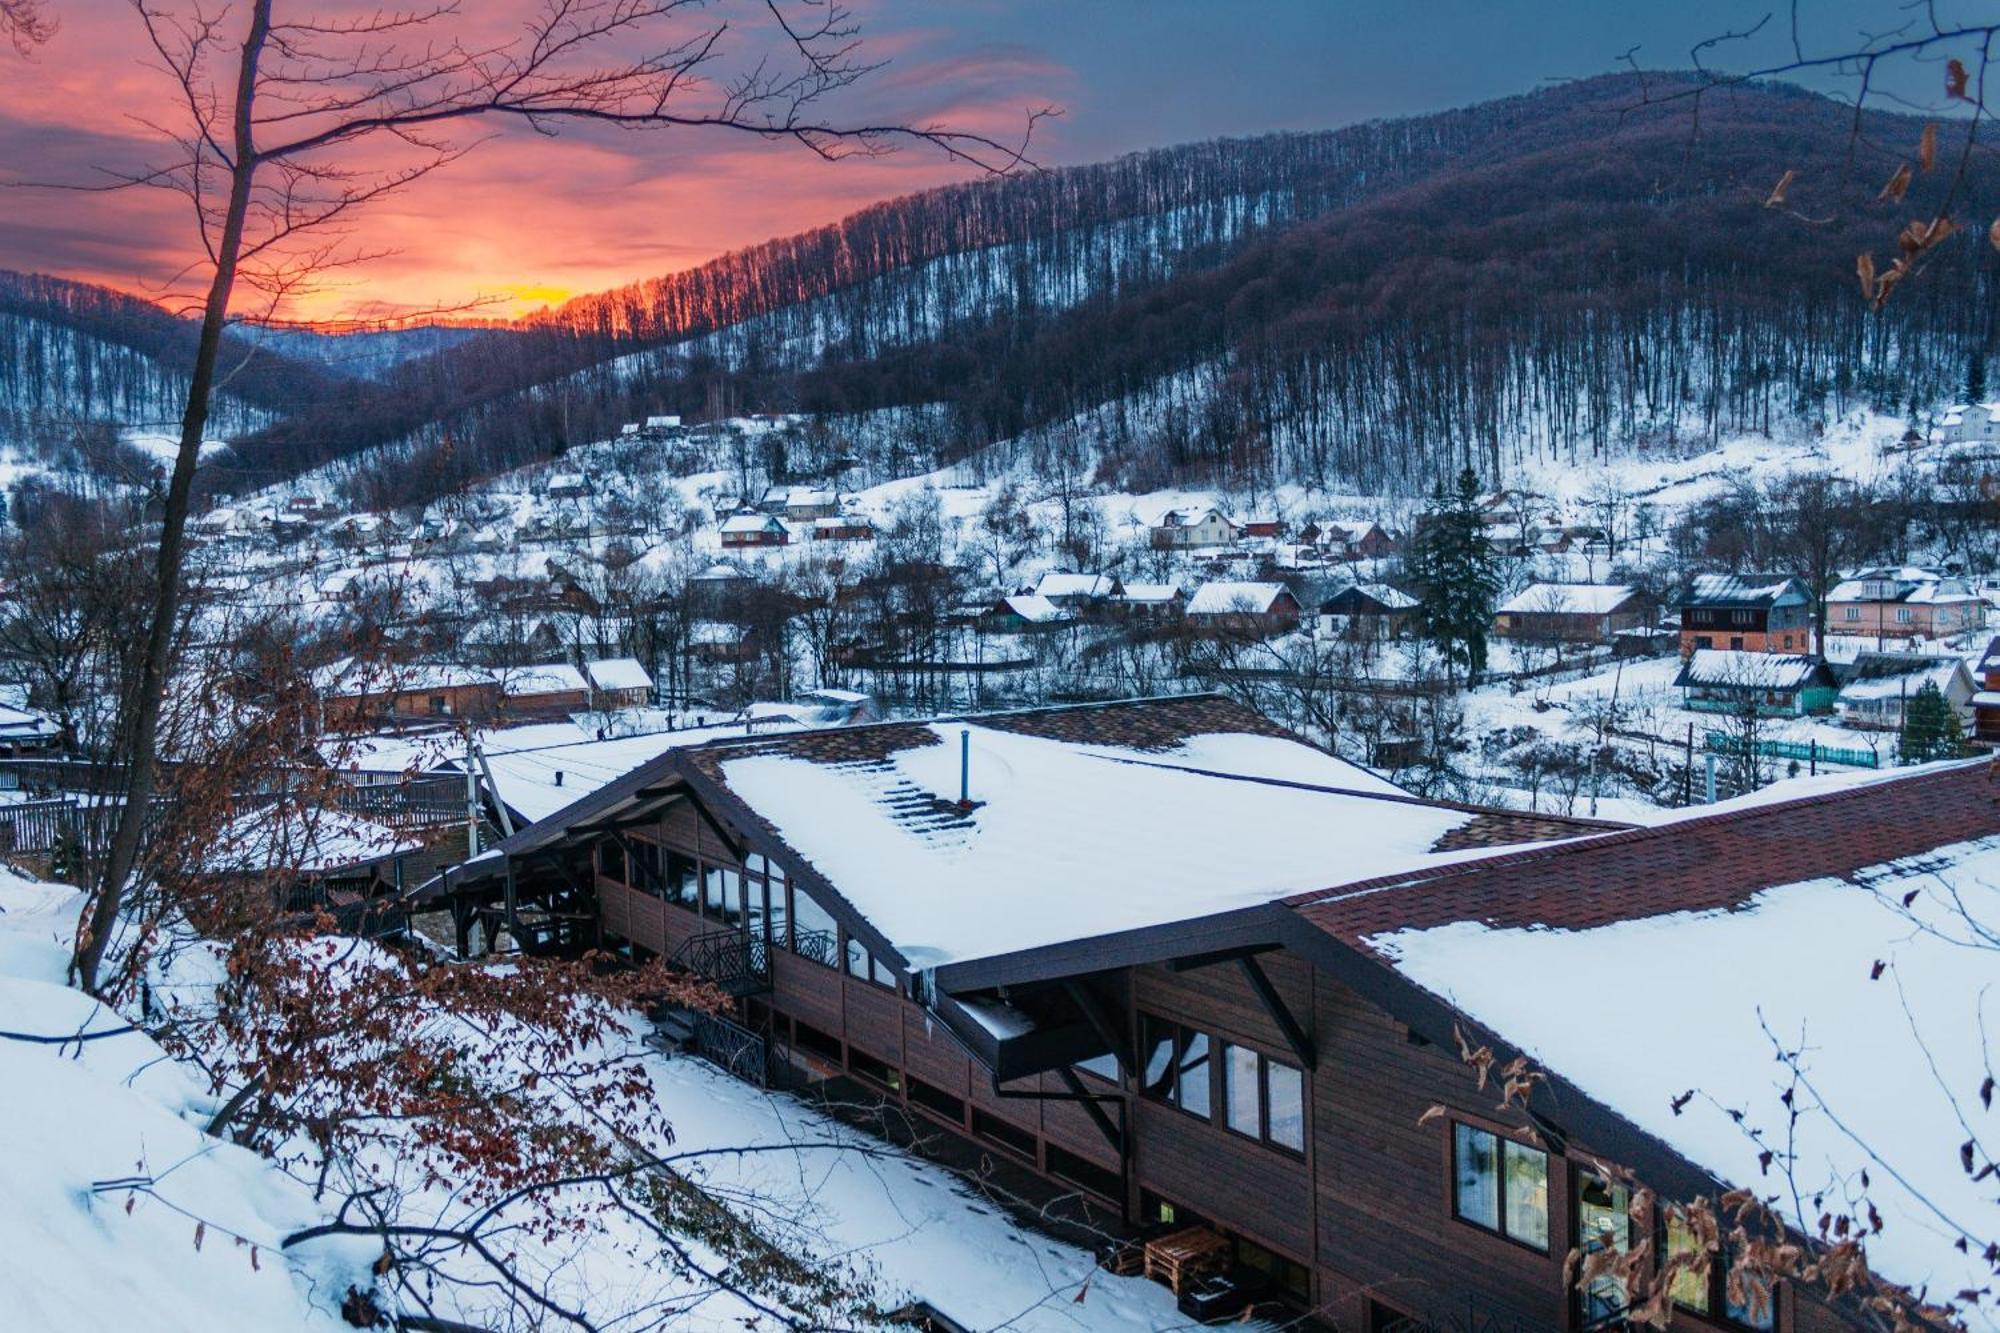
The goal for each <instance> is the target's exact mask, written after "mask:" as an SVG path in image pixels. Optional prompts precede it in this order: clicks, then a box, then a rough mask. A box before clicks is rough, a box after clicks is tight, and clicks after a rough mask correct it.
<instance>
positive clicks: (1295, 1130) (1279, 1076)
mask: <svg viewBox="0 0 2000 1333" xmlns="http://www.w3.org/2000/svg"><path fill="white" fill-rule="evenodd" d="M1222 1106H1223V1114H1224V1123H1226V1124H1227V1125H1228V1126H1229V1128H1231V1129H1233V1130H1235V1131H1236V1132H1237V1133H1238V1134H1243V1135H1247V1136H1248V1137H1250V1138H1253V1139H1262V1140H1263V1141H1264V1142H1266V1143H1270V1144H1273V1145H1274V1146H1276V1147H1279V1148H1284V1149H1287V1150H1289V1151H1291V1152H1299V1153H1302V1152H1304V1151H1305V1150H1306V1116H1305V1076H1304V1075H1303V1074H1302V1073H1300V1071H1299V1070H1297V1069H1295V1068H1293V1067H1292V1066H1291V1065H1288V1064H1285V1063H1283V1062H1282V1061H1279V1060H1273V1059H1271V1057H1269V1056H1267V1055H1262V1054H1259V1053H1258V1052H1256V1051H1253V1050H1251V1049H1250V1048H1249V1047H1247V1046H1238V1045H1236V1044H1235V1043H1233V1042H1225V1043H1223V1047H1222Z"/></svg>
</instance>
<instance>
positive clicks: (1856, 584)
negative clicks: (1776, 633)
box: [1826, 566, 1986, 640]
mask: <svg viewBox="0 0 2000 1333" xmlns="http://www.w3.org/2000/svg"><path fill="white" fill-rule="evenodd" d="M1985 624H1986V599H1985V598H1983V597H1981V596H1980V595H1979V591H1978V589H1976V588H1974V587H1973V586H1972V584H1971V583H1970V582H1969V581H1968V580H1965V579H1959V578H1948V577H1946V576H1945V575H1942V574H1938V573H1936V572H1934V571H1932V570H1928V569H1921V568H1917V567H1915V566H1904V567H1902V568H1900V569H1867V570H1862V571H1861V572H1859V573H1857V574H1855V575H1853V576H1852V577H1851V578H1846V579H1842V580H1841V581H1840V582H1839V583H1837V584H1835V585H1834V587H1833V590H1832V591H1830V592H1829V593H1827V595H1826V632H1827V635H1828V637H1829V638H1830V637H1832V636H1834V635H1841V636H1849V637H1854V638H1863V639H1876V640H1882V639H1942V638H1945V637H1947V636H1949V635H1953V634H1961V633H1964V632H1965V631H1967V630H1976V629H1980V628H1983V627H1984V626H1985Z"/></svg>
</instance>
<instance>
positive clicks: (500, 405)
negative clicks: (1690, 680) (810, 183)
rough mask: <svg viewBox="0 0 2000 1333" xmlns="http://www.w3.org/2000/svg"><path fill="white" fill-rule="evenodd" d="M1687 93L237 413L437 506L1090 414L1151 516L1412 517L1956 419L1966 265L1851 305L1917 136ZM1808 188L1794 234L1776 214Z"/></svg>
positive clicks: (1270, 168) (1671, 85)
mask: <svg viewBox="0 0 2000 1333" xmlns="http://www.w3.org/2000/svg"><path fill="white" fill-rule="evenodd" d="M1694 86H1695V85H1694V84H1693V83H1692V81H1691V80H1689V79H1687V78H1685V77H1681V76H1661V75H1652V76H1643V77H1642V76H1618V77H1610V78H1604V79H1597V80H1590V81H1585V82H1581V83H1577V84H1570V85H1564V86H1561V87H1556V88H1550V89H1545V90H1542V91H1538V92H1535V93H1531V94H1527V95H1524V96H1520V97H1513V98H1508V99H1504V100H1501V101H1497V102H1491V103H1486V104H1482V105H1479V106H1474V107H1469V108H1464V109H1461V110H1455V111H1450V112H1444V113H1440V114H1437V115H1431V116H1423V117H1414V118H1409V119H1403V120H1394V121H1378V122H1370V123H1368V124H1365V125H1359V126H1352V127H1348V128H1346V129H1342V130H1336V131H1325V132H1315V133H1298V134H1283V135H1273V136H1266V137H1262V138H1256V139H1246V140H1222V141H1216V142H1212V143H1205V144H1195V145H1187V146H1182V147H1178V148H1169V149H1161V150H1155V151H1152V152H1147V153H1139V154H1133V155H1130V156H1128V157H1124V158H1120V159H1118V160H1116V161H1114V162H1109V163H1102V164H1096V165H1092V166H1085V167H1075V168H1065V169H1061V170H1057V171H1051V172H1046V173H1039V174H1035V175H1031V176H1023V177H1016V178H1006V179H993V180H984V181H977V182H971V183H967V184H963V185H957V186H951V187H946V188H943V189H939V190H932V191H926V192H924V193H921V194H917V195H912V196H909V197H906V198H903V199H898V200H892V201H889V202H886V203H883V204H879V205H875V206H873V207H871V208H868V209H864V210H862V211H861V212H859V213H857V214H855V215H853V216H851V217H849V218H847V219H845V220H843V221H842V222H839V223H836V224H833V225H830V226H827V227H822V228H817V229H814V230H813V231H810V232H806V233H803V234H801V235H799V236H795V237H790V238H784V239H782V240H776V241H771V242H767V243H765V244H763V245H759V246H753V247H749V248H748V249H745V250H742V251H738V252H734V253H732V254H730V255H726V256H723V257H721V258H719V259H717V260H715V261H712V262H711V263H709V264H706V265H703V266H701V267H699V268H697V269H694V270H690V271H688V272H685V273H681V274H675V275H671V276H669V277H664V278H659V279H652V280H648V281H645V282H640V283H634V284H631V285H629V286H627V287H623V288H619V289H616V290H614V291H611V292H606V293H601V294H598V295H595V296H590V297H584V298H579V299H577V300H575V301H572V302H569V303H567V304H565V305H564V306H562V307H559V308H556V309H553V310H549V311H544V312H540V313H538V314H537V315H535V316H532V317H530V318H528V319H526V320H523V321H521V322H520V323H519V324H518V325H516V326H515V327H513V328H509V329H503V330H482V331H466V330H453V331H451V336H449V337H440V338H438V339H437V340H436V343H435V346H433V347H431V348H430V349H428V350H421V349H420V350H419V354H417V355H414V356H411V357H409V358H408V359H403V360H400V361H396V362H395V363H394V364H388V365H385V366H381V367H377V368H375V369H374V370H373V371H372V372H371V376H370V377H365V378H364V377H354V376H348V377H340V376H336V375H330V374H328V373H326V372H325V371H324V370H323V369H321V368H318V367H314V366H301V365H297V364H295V363H293V362H291V361H290V360H288V359H287V358H283V357H276V358H273V362H272V364H273V371H272V373H269V374H267V376H266V378H265V380H264V381H263V384H262V385H260V387H259V390H258V396H251V395H249V394H247V393H246V397H249V398H250V400H251V401H253V402H256V401H259V399H260V397H261V396H262V394H263V393H264V392H265V390H266V388H269V387H271V386H275V393H276V395H277V397H278V399H279V401H275V402H273V403H272V406H274V407H277V408H279V410H281V411H282V412H283V416H282V417H280V418H279V419H276V420H273V421H270V422H268V423H266V424H264V425H263V426H262V428H261V429H256V430H253V431H250V432H247V433H246V434H245V435H244V437H243V438H242V441H241V448H240V450H239V452H240V454H241V455H242V456H243V458H244V459H245V461H246V462H247V463H248V464H249V465H250V466H251V467H252V468H254V469H256V470H257V471H258V472H259V473H261V474H262V475H264V476H268V477H277V476H283V475H287V474H290V473H292V472H296V471H299V470H302V469H304V468H308V467H312V466H316V465H319V464H322V463H325V462H327V461H328V460H330V459H335V458H339V457H342V456H345V455H349V454H352V453H354V452H355V451H357V450H365V449H368V448H370V447H371V446H379V445H385V444H391V445H395V446H396V447H395V448H394V449H392V450H391V451H390V454H391V455H392V456H393V457H394V458H396V460H397V466H396V472H397V474H398V477H399V484H400V485H401V487H402V488H403V489H404V490H406V491H407V492H408V493H407V494H401V495H399V496H398V497H397V498H401V499H409V500H416V499H422V498H425V496H424V494H423V492H424V491H426V490H430V491H432V492H433V493H434V492H435V490H436V489H437V488H440V487H446V486H450V485H455V484H461V483H462V482H464V481H465V480H467V479H470V478H472V477H476V476H479V475H484V474H486V473H490V472H493V471H497V470H501V469H504V468H507V467H512V466H518V465H519V464H521V463H524V462H527V461H531V460H533V459H535V458H540V457H546V456H548V455H549V454H550V453H552V452H556V451H558V450H560V449H562V448H565V447H567V446H569V445H571V444H576V443H581V442H585V441H588V440H592V439H599V438H603V437H605V436H607V435H609V434H612V433H615V430H616V428H617V426H618V424H619V423H621V422H623V421H627V420H632V419H635V418H636V417H638V416H640V415H643V414H645V413H648V412H661V411H666V412H680V413H682V414H684V415H690V416H699V415H701V414H702V413H703V412H704V411H705V410H710V409H714V408H715V407H716V406H717V405H718V404H726V405H728V406H730V407H732V408H734V409H737V410H802V411H813V412H821V413H827V414H833V415H835V416H836V417H839V416H840V414H859V413H871V414H875V415H876V416H884V415H886V416H888V417H890V418H894V419H907V414H908V413H909V412H910V411H912V410H917V409H921V413H922V415H923V417H924V418H925V419H926V420H927V421H929V422H931V423H932V424H933V426H934V427H935V429H934V430H933V431H932V432H931V434H932V435H933V436H934V437H935V439H936V441H937V443H936V444H935V445H928V444H927V445H926V448H927V449H929V450H931V452H932V455H933V456H930V457H924V456H922V455H921V453H920V455H919V456H918V457H916V458H915V459H914V460H912V459H911V458H910V457H909V456H908V454H907V452H906V453H904V454H903V455H902V456H901V457H899V460H898V462H899V465H909V464H911V463H912V462H914V463H915V464H918V465H921V464H925V463H930V464H936V463H941V462H948V461H951V455H954V454H963V453H965V452H969V451H971V450H975V449H980V448H983V447H985V446H987V445H989V444H991V443H993V442H995V441H1004V440H1015V439H1020V440H1023V441H1026V442H1027V443H1026V445H1025V447H1029V448H1034V449H1038V450H1039V449H1047V448H1054V447H1060V448H1065V449H1071V446H1073V445H1074V444H1075V441H1074V440H1070V441H1067V442H1065V441H1064V439H1063V437H1064V435H1065V433H1066V432H1069V433H1074V429H1075V427H1076V423H1078V422H1079V421H1088V422H1090V423H1091V425H1090V430H1091V431H1092V432H1093V433H1094V434H1096V435H1097V436H1098V438H1097V439H1095V440H1094V441H1093V442H1092V446H1093V447H1092V450H1091V452H1092V455H1093V457H1095V458H1100V459H1103V458H1107V457H1108V459H1109V461H1110V464H1111V465H1112V466H1113V467H1114V468H1115V469H1116V470H1117V471H1118V472H1119V474H1120V480H1122V481H1123V482H1125V483H1126V484H1130V485H1165V484H1169V483H1172V482H1175V481H1180V480H1188V479H1191V478H1205V477H1209V476H1213V475H1214V474H1215V473H1216V472H1217V471H1218V470H1224V471H1226V470H1230V469H1243V468H1251V469H1256V470H1259V471H1262V472H1263V473H1265V474H1267V475H1269V476H1271V477H1275V478H1279V479H1300V480H1309V481H1312V482H1313V483H1315V484H1320V485H1335V484H1343V485H1351V486H1354V487H1366V488H1370V489H1384V488H1391V489H1407V488H1409V487H1412V486H1415V485H1419V484H1427V482H1424V481H1423V479H1424V478H1427V477H1428V476H1430V475H1433V474H1434V473H1435V471H1436V470H1438V469H1439V468H1440V467H1442V466H1447V465H1455V464H1456V463H1457V462H1459V461H1472V462H1475V463H1476V464H1478V465H1480V466H1481V467H1482V468H1483V469H1485V470H1488V471H1493V472H1499V471H1503V470H1504V468H1505V467H1506V465H1507V462H1508V459H1509V456H1510V454H1513V455H1518V454H1519V453H1520V452H1521V451H1524V450H1534V451H1556V452H1561V453H1568V454H1570V455H1588V454H1591V453H1603V452H1605V451H1609V450H1615V449H1617V448H1619V447H1621V446H1622V445H1623V444H1624V443H1626V442H1629V441H1631V440H1633V439H1635V438H1642V437H1647V436H1655V435H1660V434H1666V435H1673V434H1676V433H1681V432H1688V431H1696V432H1708V433H1711V434H1712V433H1714V432H1717V431H1721V430H1724V429H1756V428H1759V427H1761V426H1767V425H1769V424H1770V422H1771V420H1772V419H1773V418H1774V416H1782V415H1786V414H1806V415H1810V414H1811V413H1814V412H1816V411H1819V410H1822V409H1823V408H1825V407H1828V406H1837V405H1838V403H1839V402H1840V401H1844V400H1846V399H1850V398H1857V397H1859V398H1864V399H1866V400H1868V401H1870V402H1872V403H1873V404H1875V405H1876V406H1878V407H1883V408H1886V409H1888V410H1894V411H1901V410H1905V409H1906V408H1912V407H1916V406H1920V405H1923V404H1928V403H1930V402H1934V401H1936V400H1937V398H1939V397H1940V396H1943V395H1948V394H1950V393H1951V392H1953V391H1954V389H1955V387H1956V386H1957V385H1959V384H1961V383H1962V382H1963V379H1964V374H1965V367H1966V363H1967V361H1968V359H1969V358H1971V357H1973V356H1975V355H1979V356H1983V355H1984V354H1985V353H1986V352H1988V351H1990V342H1991V334H1992V313H1991V312H1992V302H1993V292H1994V288H1993V279H1992V274H1991V264H1990V261H1989V258H1988V256H1987V254H1986V248H1985V247H1984V246H1983V245H1980V244H1977V243H1976V241H1977V237H1976V234H1969V235H1968V236H1965V237H1961V238H1958V239H1955V240H1953V241H1952V242H1950V243H1948V245H1947V247H1946V248H1945V249H1944V250H1943V251H1942V252H1941V253H1940V255H1939V257H1938V260H1937V262H1936V264H1935V265H1934V266H1933V268H1932V271H1931V272H1930V273H1928V274H1927V275H1926V276H1925V277H1924V278H1923V279H1922V280H1921V281H1916V282H1912V283H1910V284H1907V285H1906V286H1905V287H1904V288H1903V289H1901V290H1900V291H1898V293H1897V294H1896V296H1895V298H1894V300H1893V301H1891V302H1890V303H1889V305H1888V306H1887V308H1886V309H1885V310H1884V311H1883V312H1882V313H1881V314H1880V315H1876V314H1872V313H1871V312H1870V311H1869V310H1868V308H1867V305H1866V303H1865V301H1863V299H1862V298H1861V296H1860V294H1859V292H1858V291H1857V289H1856V284H1855V282H1854V278H1853V272H1854V256H1855V255H1856V254H1857V253H1860V252H1862V251H1870V250H1872V251H1875V252H1876V253H1877V254H1878V255H1881V256H1883V260H1884V262H1885V263H1886V262H1887V257H1888V256H1889V255H1890V254H1892V253H1893V249H1892V246H1893V237H1894V234H1895V231H1896V229H1897V228H1898V227H1900V225H1901V224H1902V222H1903V221H1906V220H1907V219H1908V218H1909V217H1912V216H1925V215H1927V214H1926V210H1927V209H1930V208H1934V207H1936V206H1937V203H1938V201H1939V199H1940V198H1941V197H1942V196H1943V194H1944V191H1945V185H1946V182H1945V181H1944V180H1942V179H1941V178H1942V177H1943V176H1945V175H1946V172H1945V171H1944V170H1940V171H1939V172H1938V173H1936V174H1935V175H1934V176H1932V177H1928V178H1927V177H1919V178H1918V182H1917V184H1916V186H1915V187H1914V188H1913V189H1912V191H1911V194H1910V197H1909V198H1908V199H1906V200H1904V201H1902V202H1901V203H1899V204H1888V203H1882V202H1879V201H1876V200H1874V198H1873V196H1874V195H1875V193H1876V191H1877V190H1878V189H1879V187H1880V182H1881V181H1882V180H1884V179H1886V178H1887V177H1888V175H1889V174H1890V172H1891V171H1893V170H1894V168H1895V165H1896V163H1897V162H1898V161H1900V160H1902V158H1903V157H1905V156H1907V155H1909V154H1911V153H1913V152H1914V150H1915V145H1916V141H1917V138H1918V135H1919V134H1920V132H1921V129H1922V122H1921V121H1919V120H1916V119H1915V118H1911V117H1904V116H1886V115H1871V116H1868V117H1865V118H1864V119H1863V120H1862V122H1861V124H1860V128H1859V131H1858V133H1857V131H1856V125H1855V121H1854V118H1853V115H1852V111H1851V108H1848V107H1845V106H1842V105H1841V104H1838V103H1835V102H1832V101H1829V100H1827V99H1823V98H1819V97H1816V96H1813V95H1810V94H1807V93H1803V92H1800V91H1797V90H1794V89H1790V88H1784V87H1771V86H1756V87H1744V88H1735V89H1726V90H1710V91H1709V92H1707V93H1706V94H1705V95H1704V96H1703V97H1702V98H1701V99H1700V102H1699V119H1698V121H1697V117H1696V109H1697V103H1696V101H1695V100H1694V99H1693V98H1692V97H1688V96H1685V94H1687V93H1688V92H1690V91H1691V90H1692V88H1693V87H1694ZM1952 137H1953V135H1952V131H1951V130H1950V129H1949V127H1947V129H1946V131H1945V133H1944V135H1943V140H1944V142H1943V145H1942V147H1941V151H1940V153H1939V158H1940V160H1941V161H1952V160H1955V157H1954V153H1953V151H1952V143H1951V140H1952ZM1788 170H1791V171H1796V172H1798V176H1797V179H1796V182H1795V184H1794V185H1793V187H1792V191H1791V204H1790V206H1788V207H1786V208H1766V207H1764V203H1765V200H1766V198H1767V196H1768V195H1769V192H1770V190H1771V187H1772V185H1773V184H1774V183H1775V182H1776V181H1777V180H1778V178H1779V177H1780V176H1781V175H1782V174H1783V173H1784V172H1786V171H1788ZM1956 184H1957V185H1958V190H1957V195H1958V198H1957V202H1956V207H1957V208H1958V210H1959V211H1960V212H1961V213H1962V214H1964V215H1965V216H1966V217H1971V218H1977V217H1981V216H1984V215H1986V214H1989V213H1990V212H1991V205H1992V203H1993V201H1995V200H1996V199H2000V188H1996V178H1995V174H1994V169H1993V168H1991V167H1988V166H1986V165H1985V164H1984V163H1983V162H1981V161H1979V160H1978V159H1976V158H1975V160H1974V166H1973V168H1972V170H1971V172H1970V173H1969V175H1968V176H1967V177H1966V179H1964V180H1962V181H1958V182H1956ZM267 355H268V353H267ZM288 377H289V378H288ZM267 401H268V400H267ZM1141 408H1143V410H1141ZM884 409H893V410H894V411H892V412H889V413H887V414H885V413H884V411H883V410H884ZM1128 409H1129V410H1128ZM898 414H902V415H900V416H899V415H898ZM862 452H864V453H865V452H866V442H865V441H864V442H863V448H862ZM1077 457H1078V455H1076V454H1075V453H1074V450H1073V449H1071V452H1070V454H1069V455H1068V456H1067V459H1066V461H1067V462H1072V463H1073V462H1075V461H1076V459H1077ZM863 461H864V464H866V463H868V462H869V461H870V460H869V459H867V458H864V460H863ZM1041 461H1044V462H1051V463H1052V462H1055V461H1057V460H1053V459H1044V460H1041ZM412 463H416V464H420V465H418V466H412V465H411V464H412Z"/></svg>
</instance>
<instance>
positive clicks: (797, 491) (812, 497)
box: [785, 486, 840, 509]
mask: <svg viewBox="0 0 2000 1333" xmlns="http://www.w3.org/2000/svg"><path fill="white" fill-rule="evenodd" d="M839 502H840V497H839V496H837V495H835V494H834V493H833V492H832V491H821V490H812V489H809V488H807V487H804V486H794V487H793V488H792V491H791V494H789V495H787V496H786V497H785V503H786V504H788V505H794V506H798V507H800V508H808V507H809V508H815V509H817V508H820V507H822V506H824V505H830V504H838V503H839Z"/></svg>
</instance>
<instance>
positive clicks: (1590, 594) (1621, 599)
mask: <svg viewBox="0 0 2000 1333" xmlns="http://www.w3.org/2000/svg"><path fill="white" fill-rule="evenodd" d="M1634 591H1635V590H1634V589H1633V587H1632V585H1631V584H1629V583H1536V584H1532V585H1530V586H1528V587H1526V588H1523V589H1522V590H1521V591H1519V592H1517V593H1515V594H1514V595H1513V596H1512V597H1509V598H1508V599H1507V600H1506V601H1504V602H1502V603H1500V604H1499V605H1498V606H1496V607H1494V608H1493V609H1494V610H1495V611H1499V612H1503V613H1508V614H1515V615H1570V616H1603V615H1609V614H1611V613H1612V612H1613V611H1616V610H1617V609H1618V608H1619V607H1621V606H1623V605H1624V604H1625V603H1626V602H1628V601H1630V600H1631V599H1632V597H1633V595H1634Z"/></svg>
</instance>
